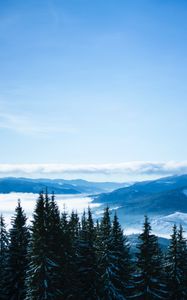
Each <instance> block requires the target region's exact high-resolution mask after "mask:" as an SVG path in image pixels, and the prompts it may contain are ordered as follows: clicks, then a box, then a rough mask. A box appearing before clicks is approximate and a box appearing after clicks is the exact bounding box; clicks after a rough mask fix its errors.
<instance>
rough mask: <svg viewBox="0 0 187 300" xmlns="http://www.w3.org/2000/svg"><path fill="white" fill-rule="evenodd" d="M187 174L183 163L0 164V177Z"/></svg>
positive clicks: (186, 163)
mask: <svg viewBox="0 0 187 300" xmlns="http://www.w3.org/2000/svg"><path fill="white" fill-rule="evenodd" d="M185 173H187V161H184V162H174V161H170V162H143V161H136V162H125V163H118V164H0V176H1V177H3V176H28V177H29V176H30V177H33V176H40V177H45V176H46V177H57V176H58V177H63V176H65V175H70V176H78V175H81V174H83V175H92V174H93V175H115V174H119V175H120V174H121V175H128V176H136V175H137V176H138V175H148V176H167V175H174V174H185Z"/></svg>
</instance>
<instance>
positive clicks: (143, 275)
mask: <svg viewBox="0 0 187 300" xmlns="http://www.w3.org/2000/svg"><path fill="white" fill-rule="evenodd" d="M139 241H140V243H139V245H138V254H137V268H138V272H137V274H135V286H136V293H135V295H134V299H138V300H156V299H165V298H166V296H167V293H166V287H165V284H164V283H163V269H162V256H161V252H160V249H159V246H158V239H157V237H156V236H155V235H153V234H151V225H150V223H149V221H148V218H147V217H145V222H144V226H143V232H142V233H141V234H140V235H139Z"/></svg>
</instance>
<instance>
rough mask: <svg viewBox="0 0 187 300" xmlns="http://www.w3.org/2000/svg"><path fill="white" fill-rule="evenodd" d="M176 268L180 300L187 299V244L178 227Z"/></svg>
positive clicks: (181, 229) (181, 230) (182, 232)
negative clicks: (179, 280) (177, 270)
mask: <svg viewBox="0 0 187 300" xmlns="http://www.w3.org/2000/svg"><path fill="white" fill-rule="evenodd" d="M177 240H178V268H179V273H180V278H181V283H180V291H181V300H184V299H187V244H186V239H185V238H184V231H183V227H182V225H180V228H179V231H178V237H177Z"/></svg>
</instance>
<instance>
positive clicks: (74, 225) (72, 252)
mask: <svg viewBox="0 0 187 300" xmlns="http://www.w3.org/2000/svg"><path fill="white" fill-rule="evenodd" d="M79 231H80V223H79V217H78V214H77V212H74V211H72V213H71V216H70V219H69V222H68V239H67V241H66V258H67V260H66V262H67V264H66V270H68V272H67V280H66V299H68V300H69V299H75V300H76V299H77V280H78V270H77V244H78V237H79ZM64 237H65V236H64Z"/></svg>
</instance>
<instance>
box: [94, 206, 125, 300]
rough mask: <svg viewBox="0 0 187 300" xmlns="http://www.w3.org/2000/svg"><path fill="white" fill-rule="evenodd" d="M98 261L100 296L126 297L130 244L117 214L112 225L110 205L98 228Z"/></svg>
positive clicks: (109, 298)
mask: <svg viewBox="0 0 187 300" xmlns="http://www.w3.org/2000/svg"><path fill="white" fill-rule="evenodd" d="M98 261H99V273H100V278H101V282H100V291H99V294H100V298H101V299H103V300H115V299H116V300H117V299H119V300H120V299H122V300H123V299H126V296H127V294H128V292H129V287H128V288H127V286H128V285H129V284H130V272H131V270H130V269H131V267H130V266H131V262H130V255H129V246H128V243H127V240H126V238H125V237H124V236H123V232H122V229H121V227H120V224H119V222H118V218H117V216H116V215H115V216H114V221H113V224H112V225H111V220H110V212H109V208H108V207H107V208H106V209H105V211H104V214H103V218H102V220H101V224H100V226H99V229H98Z"/></svg>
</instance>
